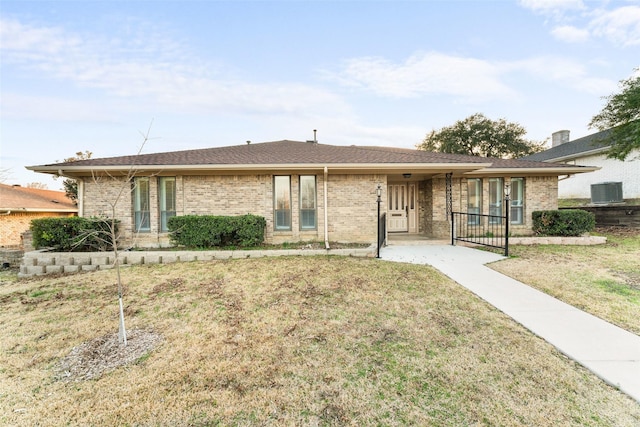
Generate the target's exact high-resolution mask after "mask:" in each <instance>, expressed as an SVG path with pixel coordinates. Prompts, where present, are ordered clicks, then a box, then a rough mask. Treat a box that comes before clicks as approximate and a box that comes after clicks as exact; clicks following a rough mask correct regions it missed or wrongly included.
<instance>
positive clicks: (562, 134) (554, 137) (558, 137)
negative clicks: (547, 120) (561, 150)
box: [551, 130, 569, 147]
mask: <svg viewBox="0 0 640 427" xmlns="http://www.w3.org/2000/svg"><path fill="white" fill-rule="evenodd" d="M565 142H569V131H568V130H559V131H557V132H554V133H552V134H551V147H556V146H558V145H562V144H564V143H565Z"/></svg>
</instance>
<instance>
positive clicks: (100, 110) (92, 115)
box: [0, 91, 116, 122]
mask: <svg viewBox="0 0 640 427" xmlns="http://www.w3.org/2000/svg"><path fill="white" fill-rule="evenodd" d="M0 105H1V106H2V115H3V116H4V117H5V118H7V119H21V118H25V117H28V118H29V119H31V120H60V121H94V122H106V121H113V120H116V116H115V115H114V114H113V111H112V110H110V109H108V108H104V106H103V105H100V104H97V103H96V102H93V101H91V102H86V101H79V100H71V99H65V98H59V97H52V96H28V95H20V94H16V93H11V92H6V91H5V92H4V93H3V94H2V100H1V101H0Z"/></svg>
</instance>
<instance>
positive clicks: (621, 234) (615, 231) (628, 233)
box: [596, 227, 640, 237]
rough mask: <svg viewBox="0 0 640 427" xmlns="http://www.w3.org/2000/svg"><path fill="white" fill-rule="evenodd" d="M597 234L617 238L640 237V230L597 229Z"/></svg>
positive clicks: (621, 228) (619, 228)
mask: <svg viewBox="0 0 640 427" xmlns="http://www.w3.org/2000/svg"><path fill="white" fill-rule="evenodd" d="M596 232H597V233H598V234H603V235H611V236H617V237H636V236H640V229H638V228H633V227H597V228H596Z"/></svg>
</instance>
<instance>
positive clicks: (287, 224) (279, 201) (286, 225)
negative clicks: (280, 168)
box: [273, 176, 291, 230]
mask: <svg viewBox="0 0 640 427" xmlns="http://www.w3.org/2000/svg"><path fill="white" fill-rule="evenodd" d="M273 183H274V184H273V187H274V191H273V194H274V205H275V213H274V218H275V227H276V230H291V177H289V176H276V177H274V178H273Z"/></svg>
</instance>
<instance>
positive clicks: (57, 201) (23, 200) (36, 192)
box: [0, 184, 78, 212]
mask: <svg viewBox="0 0 640 427" xmlns="http://www.w3.org/2000/svg"><path fill="white" fill-rule="evenodd" d="M0 210H2V211H8V210H27V211H35V212H77V210H78V208H77V207H76V205H75V203H73V201H72V200H71V199H69V198H68V197H67V195H66V194H65V193H63V192H62V191H53V190H41V189H37V188H26V187H20V186H18V185H5V184H0Z"/></svg>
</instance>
